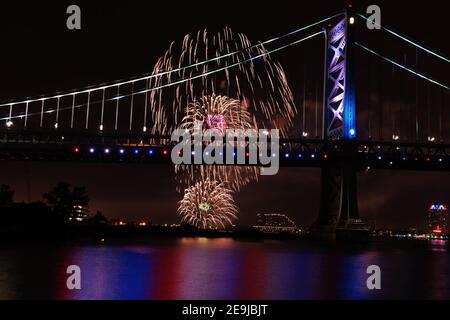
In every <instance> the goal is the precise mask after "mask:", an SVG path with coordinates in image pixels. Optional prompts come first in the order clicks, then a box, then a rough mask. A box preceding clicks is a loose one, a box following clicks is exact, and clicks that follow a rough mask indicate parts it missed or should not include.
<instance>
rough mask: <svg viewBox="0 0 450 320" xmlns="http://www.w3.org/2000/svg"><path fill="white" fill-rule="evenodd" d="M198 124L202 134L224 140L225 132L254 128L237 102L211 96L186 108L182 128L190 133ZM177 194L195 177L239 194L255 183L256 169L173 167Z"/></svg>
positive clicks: (239, 167)
mask: <svg viewBox="0 0 450 320" xmlns="http://www.w3.org/2000/svg"><path fill="white" fill-rule="evenodd" d="M197 123H201V124H203V127H202V128H201V129H202V131H203V132H204V131H205V130H216V131H218V133H220V134H222V135H224V136H225V130H226V129H244V130H245V129H251V128H255V125H254V124H252V118H251V116H250V113H249V112H248V111H247V110H243V109H242V107H241V104H240V102H239V100H236V99H231V98H228V97H225V96H216V95H214V94H213V95H210V96H205V97H201V98H200V99H198V100H195V101H194V102H192V103H191V104H189V106H188V108H187V110H186V115H185V116H184V118H183V120H182V122H181V126H180V127H181V128H183V129H187V130H189V131H190V132H191V133H193V131H194V127H195V126H196V124H197ZM175 172H176V173H177V181H178V188H177V189H178V190H180V189H183V188H185V187H189V186H190V185H191V184H192V183H195V181H196V180H197V177H202V178H203V179H212V180H214V181H220V182H225V183H226V186H227V187H228V188H231V189H232V190H233V191H239V190H240V188H241V187H242V186H244V185H246V184H248V183H250V182H252V181H257V180H258V172H259V168H258V167H256V166H222V165H214V166H211V165H185V164H180V165H176V166H175Z"/></svg>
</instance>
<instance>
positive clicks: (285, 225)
mask: <svg viewBox="0 0 450 320" xmlns="http://www.w3.org/2000/svg"><path fill="white" fill-rule="evenodd" d="M253 228H255V229H256V230H259V231H262V232H266V233H280V232H287V233H296V232H298V231H299V229H298V228H297V226H296V225H295V223H294V221H292V220H291V219H289V217H288V216H287V215H285V214H279V213H266V214H257V215H256V225H254V226H253Z"/></svg>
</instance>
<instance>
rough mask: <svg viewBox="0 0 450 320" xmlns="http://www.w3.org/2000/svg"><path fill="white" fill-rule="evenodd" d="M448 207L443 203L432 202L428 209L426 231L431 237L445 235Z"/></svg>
mask: <svg viewBox="0 0 450 320" xmlns="http://www.w3.org/2000/svg"><path fill="white" fill-rule="evenodd" d="M447 223H448V209H447V206H446V205H443V204H432V205H431V206H430V208H429V209H428V233H429V234H430V235H431V236H433V237H442V236H445V235H447V232H448V228H447Z"/></svg>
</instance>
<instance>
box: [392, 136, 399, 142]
mask: <svg viewBox="0 0 450 320" xmlns="http://www.w3.org/2000/svg"><path fill="white" fill-rule="evenodd" d="M398 139H400V136H399V135H397V134H393V135H392V140H395V141H397V140H398Z"/></svg>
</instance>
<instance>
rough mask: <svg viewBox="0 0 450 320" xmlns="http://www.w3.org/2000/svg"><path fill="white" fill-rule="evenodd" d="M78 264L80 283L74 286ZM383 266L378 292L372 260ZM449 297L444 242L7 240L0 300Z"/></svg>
mask: <svg viewBox="0 0 450 320" xmlns="http://www.w3.org/2000/svg"><path fill="white" fill-rule="evenodd" d="M69 265H78V266H79V267H80V270H81V278H80V279H81V289H80V290H69V289H68V288H67V286H66V281H67V277H68V276H69V275H68V274H66V270H67V267H68V266H69ZM370 265H377V266H379V267H380V270H381V289H380V290H369V289H368V288H367V285H366V281H367V278H368V277H369V276H370V275H368V274H367V272H366V271H367V267H368V266H370ZM421 298H424V299H450V253H449V250H448V244H447V243H446V242H444V241H434V242H433V243H431V242H427V241H423V242H421V243H420V244H417V243H408V244H399V243H376V242H375V243H374V242H372V243H371V244H369V245H365V246H356V247H355V246H350V245H346V246H342V245H321V244H317V243H309V242H306V241H287V240H284V241H277V240H271V241H238V240H234V239H231V238H217V239H207V238H179V239H165V240H155V241H152V242H150V243H148V242H147V243H145V244H142V245H141V244H139V245H136V244H133V245H124V244H122V245H114V244H109V243H105V244H102V245H77V246H73V245H70V246H69V245H64V246H63V245H61V246H48V245H46V246H44V245H32V246H30V245H27V246H24V245H21V246H17V245H16V246H5V245H3V246H1V247H0V299H289V300H291V299H421Z"/></svg>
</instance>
